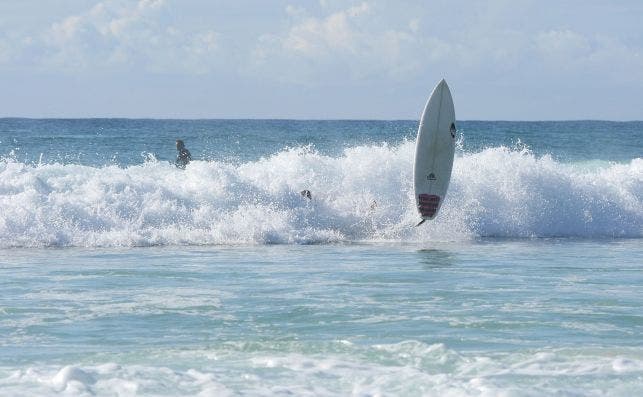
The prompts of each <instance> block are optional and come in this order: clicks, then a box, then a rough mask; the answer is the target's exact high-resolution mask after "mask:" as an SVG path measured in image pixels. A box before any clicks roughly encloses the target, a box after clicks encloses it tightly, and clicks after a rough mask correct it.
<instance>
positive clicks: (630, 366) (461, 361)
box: [0, 340, 643, 396]
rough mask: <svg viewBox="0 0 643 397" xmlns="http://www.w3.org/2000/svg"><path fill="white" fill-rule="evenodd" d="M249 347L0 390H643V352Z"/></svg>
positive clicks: (2, 379)
mask: <svg viewBox="0 0 643 397" xmlns="http://www.w3.org/2000/svg"><path fill="white" fill-rule="evenodd" d="M252 347H253V348H249V346H246V345H231V344H227V345H222V346H219V347H218V348H217V349H216V350H180V351H179V350H159V351H158V352H156V353H151V352H149V353H151V357H148V358H149V359H154V358H156V356H157V355H158V359H159V360H162V362H165V363H168V364H169V365H168V366H165V365H164V364H161V365H157V366H155V365H150V364H135V363H131V364H116V363H113V362H106V363H102V364H93V365H80V364H74V365H64V366H61V367H57V366H31V367H26V368H19V369H16V368H0V389H2V390H3V392H4V393H5V394H3V395H8V396H14V395H15V396H18V395H20V396H32V395H53V394H62V395H79V396H85V395H87V396H90V395H95V396H103V395H105V396H107V395H109V396H112V395H118V396H131V395H203V396H206V395H217V396H226V395H251V396H254V395H282V394H283V395H298V396H335V395H347V394H352V395H356V396H378V395H404V396H406V395H408V396H416V395H422V396H485V395H489V396H497V395H507V396H509V395H511V396H532V395H565V396H574V395H587V396H604V395H609V396H630V395H638V394H640V391H641V389H642V388H643V383H642V382H641V374H642V373H643V361H642V360H641V357H640V349H639V350H627V349H621V350H618V349H584V350H574V349H559V350H544V351H539V350H534V351H530V350H523V351H516V352H511V353H502V354H499V353H495V354H487V353H466V354H463V353H459V352H456V351H454V350H452V349H449V348H448V347H447V346H445V345H443V344H426V343H422V342H419V341H413V340H409V341H404V342H400V343H395V344H386V345H372V346H361V345H357V344H346V343H342V342H341V341H337V342H334V343H329V344H325V345H324V346H316V347H315V346H310V345H307V344H303V343H301V342H297V343H295V342H293V343H290V344H289V343H285V342H282V343H280V344H279V343H272V344H271V343H270V342H263V343H255V344H253V346H252ZM316 350H317V351H316ZM187 363H189V364H187ZM186 365H187V366H186Z"/></svg>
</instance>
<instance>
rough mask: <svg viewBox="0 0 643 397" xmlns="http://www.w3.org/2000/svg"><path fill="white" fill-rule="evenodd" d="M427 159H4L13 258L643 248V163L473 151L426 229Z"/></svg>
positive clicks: (409, 151)
mask: <svg viewBox="0 0 643 397" xmlns="http://www.w3.org/2000/svg"><path fill="white" fill-rule="evenodd" d="M413 152H414V145H413V143H412V142H404V143H402V144H400V145H396V146H389V145H386V144H383V145H371V146H356V147H352V148H349V149H346V150H345V151H344V152H343V153H342V154H341V155H339V156H328V155H323V154H320V153H319V152H316V151H315V150H312V149H310V148H291V149H284V150H282V151H280V152H278V153H275V154H274V155H272V156H270V157H266V158H263V159H260V160H258V161H252V162H245V163H234V162H226V161H194V162H192V163H191V164H190V165H189V166H188V167H187V169H186V170H184V171H183V170H178V169H176V168H175V167H174V166H173V165H171V164H169V163H167V162H159V161H156V160H155V159H153V158H150V159H149V160H148V161H146V162H145V163H144V164H140V165H134V166H128V167H125V168H124V167H119V166H116V165H112V166H104V167H90V166H83V165H75V164H66V165H63V164H34V165H32V164H25V163H21V162H17V161H15V160H12V159H3V160H0V209H1V211H0V247H3V248H7V247H46V246H79V247H110V246H147V245H175V244H177V245H202V244H323V243H333V242H357V241H394V242H422V241H436V240H437V241H458V240H468V239H475V238H479V237H509V238H530V237H581V238H602V237H608V238H614V237H633V238H640V237H642V236H643V226H642V225H643V159H641V158H637V159H633V160H631V161H630V162H629V163H625V164H621V163H591V162H588V163H584V164H579V163H576V164H568V163H561V162H557V161H555V160H554V159H552V158H551V157H550V156H542V157H538V156H536V155H534V154H532V153H531V152H530V151H529V150H527V149H524V148H523V149H520V148H516V149H511V148H507V147H494V148H488V149H485V150H483V151H480V152H476V153H459V154H458V155H457V157H456V160H455V164H454V168H453V177H452V180H451V185H450V188H449V192H448V194H447V198H446V200H445V202H444V205H443V207H442V209H441V211H440V214H439V215H438V217H437V218H436V219H435V220H434V221H431V222H427V223H425V224H424V225H423V226H422V227H418V228H414V227H413V225H414V224H415V223H417V221H418V220H419V216H418V214H417V212H416V209H415V206H414V199H413V186H412V177H413V175H412V172H413V171H412V163H413ZM304 189H307V190H310V191H311V192H312V200H308V199H306V198H304V197H302V196H301V195H300V191H301V190H304Z"/></svg>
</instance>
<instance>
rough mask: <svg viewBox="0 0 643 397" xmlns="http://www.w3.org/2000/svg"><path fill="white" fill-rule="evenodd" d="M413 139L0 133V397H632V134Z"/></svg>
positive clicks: (640, 174)
mask: <svg viewBox="0 0 643 397" xmlns="http://www.w3.org/2000/svg"><path fill="white" fill-rule="evenodd" d="M416 128H417V122H415V121H292V120H125V119H95V120H91V119H90V120H31V119H0V288H1V291H2V293H0V395H2V396H31V395H33V396H43V395H74V396H76V395H80V396H139V395H140V396H183V395H200V396H228V395H229V396H237V395H260V396H264V395H296V396H326V395H328V396H335V395H354V396H388V395H400V396H418V395H425V396H498V395H504V396H541V395H543V396H548V395H563V396H604V395H609V396H634V395H640V394H643V310H642V309H641V308H642V307H643V158H642V156H641V153H643V122H626V123H620V122H603V121H575V122H481V121H461V122H459V123H458V133H459V137H458V147H457V150H456V159H455V163H454V169H453V177H452V181H451V185H450V189H449V192H448V195H447V198H446V200H445V202H444V205H443V207H442V209H441V212H440V214H439V215H438V217H437V218H436V219H435V220H434V221H431V222H427V223H425V224H424V225H422V226H421V227H418V228H416V227H413V226H414V224H415V223H417V221H418V215H417V213H416V210H415V208H414V200H413V191H412V180H411V179H412V161H413V152H414V147H413V145H414V138H415V133H416ZM177 138H180V139H183V140H184V141H185V143H186V146H187V148H188V149H189V150H190V151H191V152H192V155H193V157H194V158H195V160H194V161H193V162H192V163H190V164H189V165H188V167H187V168H186V169H185V170H179V169H177V168H176V167H174V165H173V164H172V162H173V160H174V157H175V155H176V151H175V149H174V140H175V139H177ZM303 189H308V190H310V191H311V192H312V200H307V199H304V198H302V197H301V195H300V194H299V192H300V191H301V190H303Z"/></svg>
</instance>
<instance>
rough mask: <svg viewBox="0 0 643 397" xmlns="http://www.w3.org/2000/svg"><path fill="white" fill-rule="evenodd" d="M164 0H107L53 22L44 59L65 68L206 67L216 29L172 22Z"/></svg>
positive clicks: (176, 69) (45, 39)
mask: <svg viewBox="0 0 643 397" xmlns="http://www.w3.org/2000/svg"><path fill="white" fill-rule="evenodd" d="M164 8H165V2H164V0H139V1H138V2H130V1H119V0H105V1H101V2H99V3H98V4H96V5H95V6H93V7H92V8H91V9H90V10H88V11H86V12H83V13H79V14H76V15H71V16H68V17H67V18H65V19H63V20H61V21H59V22H55V23H53V24H52V25H51V27H50V29H48V31H47V32H45V33H44V34H43V36H42V44H43V47H44V54H45V55H44V57H43V58H44V61H43V62H44V64H45V65H46V66H48V67H56V68H62V69H67V70H72V71H75V70H82V69H87V68H97V69H104V68H142V69H144V70H148V71H156V72H173V73H176V72H179V73H207V72H208V70H209V69H210V68H211V67H213V66H214V64H215V63H216V58H215V57H214V55H215V53H216V52H217V50H218V48H219V46H218V42H219V34H218V33H217V32H215V31H213V30H206V31H197V32H192V31H189V30H181V28H179V27H175V26H173V25H172V24H171V23H170V20H171V18H169V17H168V16H167V15H166V14H165V13H164Z"/></svg>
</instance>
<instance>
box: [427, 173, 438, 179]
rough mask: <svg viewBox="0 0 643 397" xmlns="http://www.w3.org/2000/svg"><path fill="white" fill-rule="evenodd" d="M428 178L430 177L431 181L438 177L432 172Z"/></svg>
mask: <svg viewBox="0 0 643 397" xmlns="http://www.w3.org/2000/svg"><path fill="white" fill-rule="evenodd" d="M426 179H428V180H430V181H434V180H435V179H436V178H435V174H434V173H433V172H432V173H430V174H429V175H427V176H426Z"/></svg>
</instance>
